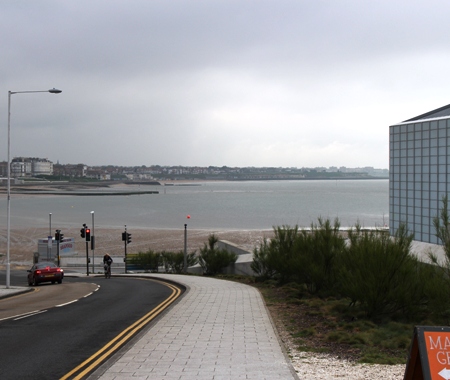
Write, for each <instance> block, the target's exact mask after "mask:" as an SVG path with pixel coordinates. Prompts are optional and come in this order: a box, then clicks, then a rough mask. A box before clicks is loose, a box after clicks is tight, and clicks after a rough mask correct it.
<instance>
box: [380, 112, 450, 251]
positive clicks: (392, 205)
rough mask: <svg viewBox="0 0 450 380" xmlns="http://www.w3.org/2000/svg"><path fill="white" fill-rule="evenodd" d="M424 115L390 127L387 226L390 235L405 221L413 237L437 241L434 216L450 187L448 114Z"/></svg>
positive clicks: (433, 242)
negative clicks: (438, 115) (437, 115)
mask: <svg viewBox="0 0 450 380" xmlns="http://www.w3.org/2000/svg"><path fill="white" fill-rule="evenodd" d="M446 107H447V108H448V109H449V110H450V107H449V106H446ZM446 107H443V108H441V109H439V112H440V115H442V110H443V109H444V111H445V108H446ZM447 113H448V112H447ZM444 114H445V112H444ZM423 116H425V118H423V119H421V118H420V116H419V117H417V118H414V119H410V120H409V121H406V122H403V123H399V124H396V125H392V126H390V127H389V146H390V149H389V169H390V176H389V228H390V233H391V235H393V234H394V233H395V231H396V230H397V229H398V227H399V226H400V224H401V223H406V225H407V226H408V229H409V231H411V232H413V233H414V239H415V240H418V241H422V242H426V243H432V244H438V243H439V241H438V239H437V237H436V236H435V231H434V227H433V218H434V217H435V216H436V215H439V210H440V208H441V205H442V203H441V199H442V196H444V195H446V194H448V192H449V190H450V184H449V180H450V175H449V174H450V173H449V171H450V170H449V168H450V117H449V116H441V117H433V116H435V115H433V111H431V112H429V113H427V114H425V115H423Z"/></svg>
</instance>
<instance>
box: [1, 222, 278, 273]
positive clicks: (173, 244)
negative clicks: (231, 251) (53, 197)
mask: <svg viewBox="0 0 450 380" xmlns="http://www.w3.org/2000/svg"><path fill="white" fill-rule="evenodd" d="M123 231H124V230H123V229H102V228H97V229H95V231H94V232H95V240H96V247H95V255H96V256H97V255H104V254H105V253H106V252H108V253H109V254H112V255H114V256H120V255H123V254H124V243H123V241H122V232H123ZM128 232H129V233H131V240H132V243H131V244H129V245H128V247H127V252H128V253H138V252H146V251H148V250H153V251H156V252H158V251H164V250H165V251H174V252H178V251H182V250H183V249H184V229H133V230H128ZM48 233H49V231H48V229H45V228H31V227H29V228H22V229H17V228H15V229H11V244H10V256H11V257H10V262H11V268H14V267H15V266H23V265H28V264H31V263H32V260H33V253H34V252H36V251H37V240H38V239H45V238H47V235H48ZM63 233H64V237H65V238H68V237H73V238H75V250H76V251H77V252H78V253H79V254H80V255H84V253H85V242H84V240H83V239H82V238H81V237H80V229H79V228H72V229H66V230H64V231H63ZM211 233H214V234H215V235H216V236H217V237H218V238H219V239H220V240H227V241H230V242H232V243H234V244H236V245H238V246H240V247H241V248H243V249H245V250H248V251H253V248H255V247H259V245H260V243H261V242H262V241H263V239H264V237H271V236H273V231H272V230H266V231H259V230H219V231H210V230H189V229H188V230H187V249H188V252H193V251H197V252H198V251H199V249H200V248H201V247H203V245H204V244H205V243H207V241H208V237H209V235H210V234H211ZM5 262H6V229H2V230H1V232H0V266H1V265H4V264H5Z"/></svg>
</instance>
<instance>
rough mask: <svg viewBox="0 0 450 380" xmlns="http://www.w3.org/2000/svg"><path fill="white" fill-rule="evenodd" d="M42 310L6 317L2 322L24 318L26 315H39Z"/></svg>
mask: <svg viewBox="0 0 450 380" xmlns="http://www.w3.org/2000/svg"><path fill="white" fill-rule="evenodd" d="M40 311H41V310H35V311H27V312H26V313H23V314H17V315H12V316H11V317H5V318H1V319H0V321H6V320H7V319H14V318H19V317H22V316H24V315H28V314H33V315H35V314H38V313H39V312H40Z"/></svg>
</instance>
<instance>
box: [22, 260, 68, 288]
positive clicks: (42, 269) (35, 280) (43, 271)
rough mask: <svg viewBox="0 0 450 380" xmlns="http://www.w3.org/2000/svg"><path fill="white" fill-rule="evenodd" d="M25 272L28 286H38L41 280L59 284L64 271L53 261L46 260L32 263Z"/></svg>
mask: <svg viewBox="0 0 450 380" xmlns="http://www.w3.org/2000/svg"><path fill="white" fill-rule="evenodd" d="M27 272H28V286H32V285H34V286H38V285H39V284H40V283H41V282H51V283H52V284H54V283H55V282H57V283H58V284H61V282H62V280H63V278H64V271H63V270H62V269H61V268H60V267H58V266H57V265H55V264H54V263H48V262H42V263H37V264H34V265H33V266H32V267H31V269H29V270H28V271H27Z"/></svg>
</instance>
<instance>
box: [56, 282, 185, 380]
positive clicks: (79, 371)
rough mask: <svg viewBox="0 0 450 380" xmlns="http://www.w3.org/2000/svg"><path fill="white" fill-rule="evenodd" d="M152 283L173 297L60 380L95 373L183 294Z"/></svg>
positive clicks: (174, 287)
mask: <svg viewBox="0 0 450 380" xmlns="http://www.w3.org/2000/svg"><path fill="white" fill-rule="evenodd" d="M150 281H155V282H159V283H161V284H163V285H165V286H167V287H168V288H170V289H172V293H171V295H170V296H169V297H168V298H167V299H166V300H164V301H163V302H162V303H160V304H159V305H158V306H156V307H155V308H154V309H153V310H151V311H150V312H148V313H147V314H146V315H144V316H143V317H142V318H140V319H138V320H137V321H136V322H135V323H133V324H132V325H131V326H129V327H127V328H126V329H125V330H124V331H122V332H121V333H120V334H119V335H117V336H116V337H115V338H114V339H112V340H111V341H109V342H108V343H107V344H106V345H105V346H104V347H102V348H101V349H100V350H98V351H97V352H96V353H95V354H94V355H92V356H91V357H90V358H88V359H86V360H85V361H84V362H83V363H81V364H80V365H79V366H78V367H76V368H74V369H73V370H72V371H70V372H68V373H67V374H66V375H64V376H63V377H61V379H60V380H66V379H69V378H70V379H72V380H80V379H83V378H84V376H86V375H87V374H89V373H90V372H92V371H94V370H95V369H96V368H97V367H98V366H99V365H100V364H101V363H103V362H104V361H105V360H106V359H108V358H109V357H110V356H112V355H113V354H114V353H115V352H116V351H118V350H119V349H120V348H121V347H122V346H123V345H125V344H126V343H127V342H128V341H129V340H130V339H131V338H132V337H133V336H134V335H136V334H137V333H138V332H139V331H140V330H142V329H143V328H144V327H145V326H146V325H147V324H149V323H150V322H151V321H152V320H153V319H155V318H156V317H157V316H158V315H159V314H160V313H162V312H163V311H164V310H165V309H166V308H167V307H169V306H170V305H171V304H172V303H173V302H174V301H175V300H176V299H177V298H178V297H179V296H180V294H181V289H180V288H178V287H176V286H175V285H172V284H171V283H168V282H164V281H158V280H155V279H151V280H150Z"/></svg>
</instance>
